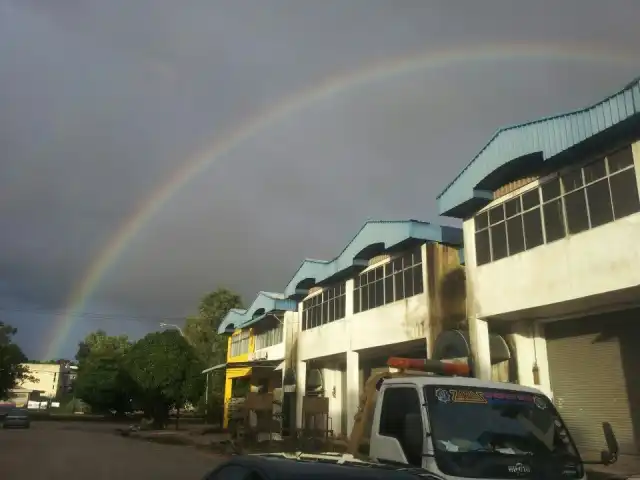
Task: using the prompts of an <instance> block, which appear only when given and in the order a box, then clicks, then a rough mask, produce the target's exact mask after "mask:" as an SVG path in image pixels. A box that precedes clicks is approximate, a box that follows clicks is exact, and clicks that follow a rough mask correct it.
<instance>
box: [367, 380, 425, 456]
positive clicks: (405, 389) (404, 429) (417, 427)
mask: <svg viewBox="0 0 640 480" xmlns="http://www.w3.org/2000/svg"><path fill="white" fill-rule="evenodd" d="M380 393H381V395H380V396H379V397H378V404H377V405H376V413H375V415H374V424H373V428H372V435H371V441H370V443H371V456H372V457H373V458H375V459H377V460H379V461H385V460H386V461H391V462H400V463H408V464H410V465H414V466H416V467H421V466H422V457H423V448H424V443H425V439H426V435H425V434H424V432H425V428H424V427H425V420H426V418H424V417H423V411H424V409H423V408H421V405H422V404H423V403H424V399H423V398H422V399H421V395H422V392H420V391H419V390H418V389H417V388H416V387H415V386H413V385H397V386H396V385H390V386H388V387H386V388H385V387H383V389H382V391H381V392H380ZM380 397H382V398H380Z"/></svg>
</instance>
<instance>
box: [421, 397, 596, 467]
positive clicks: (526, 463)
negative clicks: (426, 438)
mask: <svg viewBox="0 0 640 480" xmlns="http://www.w3.org/2000/svg"><path fill="white" fill-rule="evenodd" d="M425 396H426V398H427V405H428V414H429V423H430V425H431V438H432V441H433V446H434V450H435V460H436V463H437V465H438V468H439V469H440V470H441V471H442V472H443V473H445V474H447V475H452V476H459V477H475V478H527V477H528V476H530V475H534V474H539V473H544V474H545V475H544V476H545V478H554V477H555V476H558V478H567V479H569V478H581V477H582V476H583V473H584V472H583V467H582V464H581V461H580V457H579V455H578V452H577V450H576V448H575V446H574V444H573V442H572V441H571V439H570V437H569V435H568V433H567V430H566V428H565V425H564V423H563V422H562V419H561V418H560V416H559V415H558V413H557V411H556V409H555V408H554V406H553V404H552V403H551V402H550V401H549V399H547V398H546V397H544V396H542V395H533V394H529V393H526V392H518V391H515V390H508V389H490V388H470V387H466V386H454V385H430V386H427V387H425Z"/></svg>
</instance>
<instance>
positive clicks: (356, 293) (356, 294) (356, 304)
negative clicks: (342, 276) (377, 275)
mask: <svg viewBox="0 0 640 480" xmlns="http://www.w3.org/2000/svg"><path fill="white" fill-rule="evenodd" d="M353 313H354V314H356V313H360V289H359V288H355V289H354V290H353Z"/></svg>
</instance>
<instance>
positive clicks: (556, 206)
mask: <svg viewBox="0 0 640 480" xmlns="http://www.w3.org/2000/svg"><path fill="white" fill-rule="evenodd" d="M542 208H543V212H544V231H545V233H546V235H547V243H551V242H555V241H556V240H559V239H561V238H564V237H565V236H566V231H565V228H564V213H563V211H562V199H560V198H559V199H557V200H554V201H552V202H549V203H545V204H544V206H543V207H542Z"/></svg>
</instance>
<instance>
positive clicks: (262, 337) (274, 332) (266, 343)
mask: <svg viewBox="0 0 640 480" xmlns="http://www.w3.org/2000/svg"><path fill="white" fill-rule="evenodd" d="M282 338H283V327H282V322H281V321H280V320H279V319H278V324H277V325H275V326H273V327H271V328H268V329H266V330H264V331H262V332H260V333H257V334H256V336H255V339H256V340H255V341H256V350H260V349H261V348H267V347H271V346H272V345H278V344H279V343H282Z"/></svg>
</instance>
